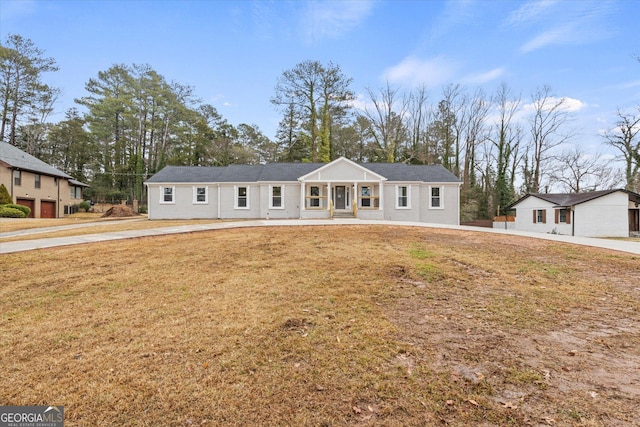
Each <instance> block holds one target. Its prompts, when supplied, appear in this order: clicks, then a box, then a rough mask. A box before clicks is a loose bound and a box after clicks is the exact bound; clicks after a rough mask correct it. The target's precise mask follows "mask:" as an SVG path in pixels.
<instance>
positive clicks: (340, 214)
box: [333, 212, 355, 218]
mask: <svg viewBox="0 0 640 427" xmlns="http://www.w3.org/2000/svg"><path fill="white" fill-rule="evenodd" d="M333 217H334V218H355V216H354V215H353V212H334V213H333Z"/></svg>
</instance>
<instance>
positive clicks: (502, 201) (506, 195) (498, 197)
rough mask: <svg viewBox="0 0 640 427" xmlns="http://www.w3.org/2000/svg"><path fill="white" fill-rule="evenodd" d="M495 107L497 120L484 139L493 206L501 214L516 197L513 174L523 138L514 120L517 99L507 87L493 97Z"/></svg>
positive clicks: (502, 86) (518, 105)
mask: <svg viewBox="0 0 640 427" xmlns="http://www.w3.org/2000/svg"><path fill="white" fill-rule="evenodd" d="M494 104H495V106H496V108H497V117H496V119H495V121H494V123H493V128H492V130H491V132H490V134H489V136H488V138H487V139H488V141H489V142H490V145H491V147H490V148H489V151H490V152H491V153H492V157H493V164H494V165H495V181H494V186H493V207H494V208H497V209H498V210H499V211H500V212H499V213H501V214H503V213H504V211H503V210H504V207H505V206H507V205H508V204H509V203H511V202H513V199H514V197H515V188H514V182H515V171H516V169H517V166H518V163H519V161H520V155H519V150H520V143H521V139H522V128H521V127H520V126H519V125H518V124H517V123H516V120H515V119H516V113H517V112H518V110H519V109H520V97H519V96H518V97H515V96H514V95H512V94H511V90H510V89H509V87H508V86H507V85H506V83H503V84H502V85H500V87H499V88H498V92H497V93H496V95H495V97H494Z"/></svg>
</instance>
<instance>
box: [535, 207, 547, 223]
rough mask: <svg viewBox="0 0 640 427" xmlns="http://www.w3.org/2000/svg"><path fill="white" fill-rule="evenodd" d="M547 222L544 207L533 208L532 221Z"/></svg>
mask: <svg viewBox="0 0 640 427" xmlns="http://www.w3.org/2000/svg"><path fill="white" fill-rule="evenodd" d="M546 222H547V211H546V209H534V210H533V223H534V224H535V223H542V224H544V223H546Z"/></svg>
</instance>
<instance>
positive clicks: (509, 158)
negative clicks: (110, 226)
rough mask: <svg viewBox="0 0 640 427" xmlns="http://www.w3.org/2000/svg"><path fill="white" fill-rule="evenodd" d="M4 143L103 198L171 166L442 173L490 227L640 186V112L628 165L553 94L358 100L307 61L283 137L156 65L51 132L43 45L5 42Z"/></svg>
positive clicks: (634, 112) (92, 94) (118, 72)
mask: <svg viewBox="0 0 640 427" xmlns="http://www.w3.org/2000/svg"><path fill="white" fill-rule="evenodd" d="M0 55H1V59H2V61H1V65H0V85H1V87H0V90H1V95H0V96H1V99H0V101H1V105H2V117H1V129H0V135H1V137H2V140H3V141H6V142H9V143H10V144H14V145H16V146H18V147H20V148H21V149H23V150H25V151H27V152H28V153H30V154H32V155H34V156H36V157H38V158H40V159H42V160H43V161H46V162H48V163H50V164H52V165H54V166H56V167H58V168H59V169H61V170H63V171H65V172H67V173H69V174H70V175H72V176H74V177H76V178H77V179H79V180H81V181H83V182H86V183H88V184H89V185H91V189H90V190H89V191H88V192H87V194H88V195H90V196H92V197H93V198H94V199H96V200H101V199H124V198H127V199H138V200H144V198H145V197H146V195H145V189H144V185H143V182H144V181H145V179H147V178H148V177H150V176H151V175H153V174H154V173H156V172H157V171H159V170H160V169H162V168H163V167H164V166H166V165H188V166H224V165H229V164H257V163H265V162H328V161H331V160H333V159H335V158H337V157H340V156H345V157H347V158H349V159H351V160H354V161H358V162H390V163H393V162H405V163H416V164H442V165H443V166H444V167H446V168H447V169H449V170H450V171H451V172H453V173H454V174H455V175H457V176H459V177H460V179H461V180H462V181H463V187H462V210H463V212H462V215H463V219H475V218H490V217H492V216H493V215H494V214H496V213H497V212H499V211H502V210H503V209H504V207H505V206H507V205H508V204H509V203H511V202H513V201H514V200H515V199H516V198H517V197H518V196H519V195H522V194H525V193H527V192H545V191H546V190H547V189H548V188H553V189H554V190H559V191H568V192H577V191H589V190H597V189H605V188H610V187H616V186H626V188H627V189H629V190H634V191H639V190H640V134H639V133H640V105H638V106H633V107H632V109H631V110H619V111H618V113H617V117H616V126H615V127H613V128H612V129H610V130H609V131H607V132H606V133H605V134H603V135H602V136H601V137H602V140H603V142H604V143H606V144H608V145H610V146H612V147H614V148H615V149H616V150H617V152H619V154H620V158H621V160H622V164H623V165H624V168H623V169H622V170H619V169H616V168H614V167H613V166H611V164H610V162H607V161H606V160H605V159H604V158H603V157H602V156H600V155H593V154H589V153H586V152H585V151H584V150H583V149H581V148H580V145H579V142H580V141H579V140H578V135H577V133H576V132H575V130H574V129H573V127H572V126H573V125H572V118H573V117H572V113H571V108H570V105H568V100H567V99H565V98H558V97H556V96H555V95H554V93H553V91H552V89H551V88H550V87H548V86H542V87H540V88H538V89H536V90H535V91H534V92H533V94H532V95H531V97H530V98H527V99H526V100H523V99H522V97H521V96H520V95H519V94H515V93H513V92H512V90H511V89H510V88H509V87H508V86H507V85H506V84H502V85H500V86H499V87H498V89H497V90H496V92H495V93H493V94H487V93H485V92H484V91H483V90H482V89H476V90H470V89H468V88H465V87H463V86H461V85H458V84H449V85H447V86H445V87H444V88H443V90H442V92H441V93H438V94H437V95H436V94H432V93H429V92H428V91H427V90H426V88H424V87H423V88H417V89H414V90H411V91H409V92H404V91H402V90H401V89H400V88H398V87H394V86H392V85H390V84H387V85H385V86H383V87H380V88H369V89H367V93H366V95H365V96H364V97H360V98H356V96H355V94H354V92H353V91H352V90H351V88H350V87H351V84H352V79H351V78H349V77H347V76H346V75H344V73H343V72H342V70H341V69H340V67H339V66H338V65H335V64H333V63H329V64H321V63H320V62H318V61H304V62H301V63H299V64H297V65H295V66H294V67H293V68H291V69H289V70H286V71H284V72H283V73H282V75H281V76H280V78H279V79H278V80H277V81H276V82H274V84H275V87H274V95H273V97H272V98H271V100H270V101H271V103H272V104H273V105H274V108H276V109H277V110H278V111H279V112H280V113H281V114H282V120H281V122H280V124H279V126H278V130H277V134H276V135H275V138H274V139H273V140H272V139H270V138H269V137H267V136H266V135H264V134H263V133H262V131H261V130H260V129H259V128H258V127H257V126H256V125H253V124H240V125H238V126H233V125H232V124H230V123H229V122H228V121H227V120H226V119H225V118H223V117H222V116H221V115H220V114H219V113H218V111H217V110H216V109H215V107H213V106H212V105H209V104H206V103H202V102H201V100H200V99H198V97H197V96H196V94H195V90H194V88H193V87H191V86H189V85H185V84H181V83H178V82H169V81H167V80H166V79H165V78H164V77H163V76H162V75H161V74H160V73H158V72H157V71H155V70H154V69H153V68H152V67H151V66H150V65H146V64H132V65H125V64H117V65H113V66H112V67H110V68H109V69H108V70H105V71H101V72H99V73H98V75H97V76H95V77H92V78H90V79H89V80H88V82H87V83H86V84H85V90H86V95H85V96H83V97H81V98H80V99H76V100H75V101H76V103H77V104H78V106H79V107H82V109H83V112H81V111H80V109H78V108H72V109H70V110H69V111H67V112H66V115H65V119H64V120H62V121H60V122H58V123H52V122H51V121H50V120H49V119H48V118H49V116H50V114H51V113H52V112H53V109H54V105H55V102H56V99H57V96H58V95H59V90H58V89H56V88H52V87H49V86H48V85H46V84H45V83H44V82H43V80H44V75H45V74H46V73H49V72H55V71H57V69H58V68H57V65H56V62H55V60H54V59H53V58H47V57H45V55H44V52H42V51H41V50H40V49H38V48H37V47H36V46H34V44H33V42H32V41H30V40H28V39H25V38H23V37H21V36H19V35H9V36H7V38H6V40H5V41H4V43H3V44H2V45H1V46H0Z"/></svg>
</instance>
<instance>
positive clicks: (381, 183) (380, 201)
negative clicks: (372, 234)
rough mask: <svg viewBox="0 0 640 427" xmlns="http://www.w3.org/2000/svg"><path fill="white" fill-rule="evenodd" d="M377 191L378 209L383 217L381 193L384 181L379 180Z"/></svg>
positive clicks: (382, 192)
mask: <svg viewBox="0 0 640 427" xmlns="http://www.w3.org/2000/svg"><path fill="white" fill-rule="evenodd" d="M378 193H379V195H378V196H379V198H378V204H379V205H380V207H379V208H378V209H380V210H381V211H382V212H383V213H382V218H383V219H384V200H383V194H384V181H380V182H379V184H378Z"/></svg>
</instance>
